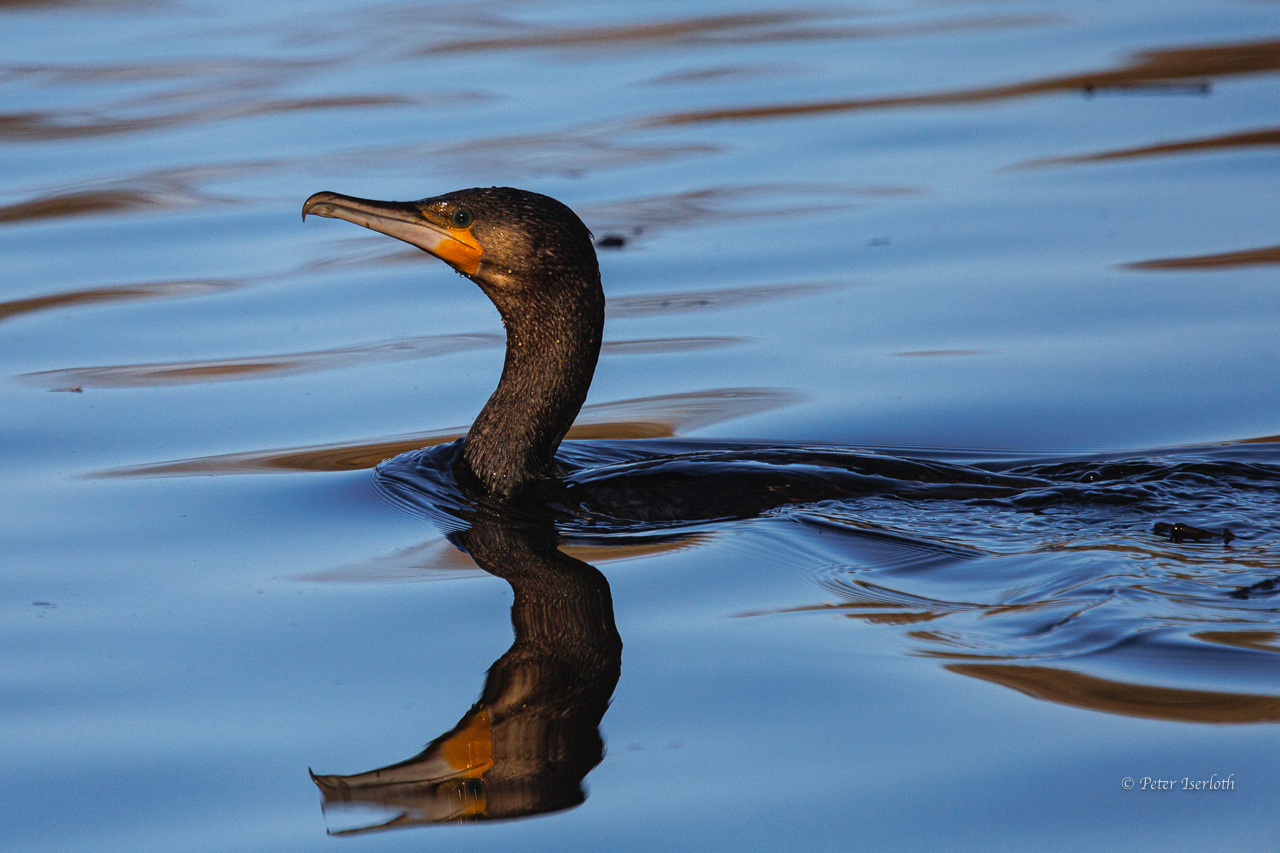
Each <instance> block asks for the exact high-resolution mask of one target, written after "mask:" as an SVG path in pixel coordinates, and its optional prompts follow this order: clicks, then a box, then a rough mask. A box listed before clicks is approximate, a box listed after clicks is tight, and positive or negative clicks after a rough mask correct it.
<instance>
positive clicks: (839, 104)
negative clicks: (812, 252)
mask: <svg viewBox="0 0 1280 853" xmlns="http://www.w3.org/2000/svg"><path fill="white" fill-rule="evenodd" d="M1277 69H1280V42H1276V41H1266V42H1243V43H1238V44H1223V45H1208V46H1205V47H1190V48H1172V49H1166V50H1152V51H1144V52H1142V53H1139V54H1137V55H1136V56H1135V57H1134V59H1133V61H1132V62H1130V63H1129V64H1128V65H1125V66H1123V67H1121V68H1117V69H1114V70H1104V71H1092V72H1086V73H1083V74H1071V75H1067V76H1063V77H1048V78H1045V79H1042V80H1032V81H1029V82H1026V83H1012V84H1009V85H1004V86H982V87H978V88H974V89H958V90H952V91H945V92H931V93H927V94H923V95H898V96H890V97H879V98H853V99H848V100H834V101H806V102H797V103H782V104H767V105H761V106H754V107H732V108H723V109H710V110H692V111H688V112H678V113H669V114H667V115H662V116H656V117H654V118H651V119H649V120H647V121H645V122H644V123H643V124H644V125H646V126H664V125H681V124H701V123H704V122H713V121H748V120H755V119H770V118H785V117H790V116H806V115H821V114H824V113H837V112H851V111H855V110H869V109H890V108H896V107H920V106H948V105H958V104H972V103H982V102H986V101H998V100H1005V99H1009V98H1022V97H1028V96H1031V95H1045V94H1053V93H1056V92H1073V91H1074V92H1085V93H1094V92H1100V91H1105V90H1109V89H1119V90H1153V91H1191V92H1205V91H1207V88H1206V85H1207V84H1205V82H1204V81H1206V80H1208V79H1210V78H1214V77H1225V76H1232V75H1239V74H1262V73H1266V72H1271V71H1276V70H1277Z"/></svg>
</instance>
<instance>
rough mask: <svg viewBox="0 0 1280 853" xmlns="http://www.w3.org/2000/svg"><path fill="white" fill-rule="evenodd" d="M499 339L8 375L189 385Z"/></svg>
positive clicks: (454, 338) (91, 384)
mask: <svg viewBox="0 0 1280 853" xmlns="http://www.w3.org/2000/svg"><path fill="white" fill-rule="evenodd" d="M502 342H503V337H502V335H498V334H474V335H433V336H430V337H421V338H400V339H397V340H392V341H378V342H375V343H368V344H360V345H358V346H353V347H341V348H338V349H328V350H317V351H314V352H299V353H288V354H284V355H273V356H257V357H251V358H227V359H218V360H211V361H182V362H168V363H158V364H124V365H117V366H109V367H72V368H66V369H63V370H42V371H40V372H38V373H24V374H22V375H20V376H16V377H14V378H15V379H18V380H19V381H21V382H25V383H27V384H30V385H38V386H41V387H46V388H59V387H64V386H66V385H75V386H78V387H80V388H146V387H155V386H161V385H189V384H192V383H208V382H228V381H235V380H243V379H262V378H266V377H271V376H298V375H301V374H305V373H318V372H321V371H325V370H336V369H338V368H341V367H350V366H352V365H357V364H371V363H375V362H385V361H410V360H413V359H419V358H431V357H433V356H439V355H447V354H449V353H455V352H463V351H466V350H475V349H486V348H490V347H499V346H502Z"/></svg>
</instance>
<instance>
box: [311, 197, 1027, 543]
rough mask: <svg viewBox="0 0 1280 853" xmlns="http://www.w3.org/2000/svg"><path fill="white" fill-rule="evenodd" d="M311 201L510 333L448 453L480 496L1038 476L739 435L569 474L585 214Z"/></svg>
mask: <svg viewBox="0 0 1280 853" xmlns="http://www.w3.org/2000/svg"><path fill="white" fill-rule="evenodd" d="M309 213H313V214H316V215H317V216H327V217H330V218H333V219H345V220H347V221H349V222H354V223H355V224H357V225H362V226H364V227H365V228H370V229H372V230H374V231H379V232H381V233H383V234H387V235H390V236H392V237H395V238H396V239H398V240H403V241H404V242H406V243H409V244H411V245H413V246H417V247H418V248H420V249H422V250H423V251H426V252H429V253H430V254H432V255H435V256H436V257H437V258H440V259H441V260H443V261H444V262H445V263H447V264H449V265H450V266H451V267H453V268H454V269H455V270H457V271H458V272H459V273H461V274H462V275H463V276H465V277H466V278H469V279H471V280H472V281H474V282H475V283H476V284H477V285H479V286H480V289H481V290H483V291H484V293H485V295H486V296H488V297H489V299H490V300H491V301H492V302H493V304H494V305H495V306H497V309H498V313H499V314H501V315H502V322H503V325H504V326H505V327H506V331H507V351H506V362H505V364H504V365H503V368H502V378H501V380H500V381H499V382H498V387H497V390H495V391H494V392H493V396H491V397H490V398H489V401H488V402H487V403H486V404H485V406H484V409H483V410H482V411H481V412H480V414H479V416H478V417H477V418H476V420H475V422H474V423H473V424H472V426H471V429H470V430H469V431H468V432H467V435H466V438H465V439H464V440H463V444H462V447H461V452H459V453H457V455H456V456H455V457H453V458H452V460H451V463H450V464H451V468H452V473H453V476H454V477H455V478H456V484H457V486H459V487H460V488H461V489H462V491H463V492H464V493H466V494H467V495H469V496H472V497H475V496H478V497H479V498H480V499H482V500H483V501H485V502H495V501H496V502H497V503H498V504H499V505H507V506H511V505H513V504H514V503H516V502H519V501H520V500H521V499H522V498H523V499H525V500H526V501H537V502H540V503H546V504H549V505H552V506H556V507H559V508H560V509H561V510H567V511H568V512H569V513H570V514H572V515H578V516H581V515H583V514H586V515H590V516H593V517H597V518H598V517H605V518H609V519H615V520H625V519H632V520H637V521H652V522H659V523H667V522H676V521H690V520H709V519H716V518H719V519H724V518H742V517H749V516H752V515H756V514H758V513H760V512H762V511H764V510H766V509H769V508H771V507H775V506H780V505H782V504H788V503H811V502H814V501H821V500H832V499H841V498H848V497H853V496H857V495H867V494H886V493H893V494H898V495H902V496H919V497H961V498H963V497H977V496H982V497H994V496H999V495H1007V494H1011V493H1013V492H1016V491H1018V490H1020V489H1023V488H1026V487H1028V486H1036V485H1040V484H1041V483H1040V481H1035V480H1031V479H1028V478H1019V477H1009V476H1002V475H999V474H993V473H991V472H988V471H982V470H979V469H975V468H965V467H961V466H954V465H946V464H942V463H937V462H926V461H916V460H906V459H898V458H893V457H888V456H881V455H878V454H872V453H858V452H855V451H848V450H841V449H827V448H816V449H815V448H799V447H788V448H776V447H775V448H759V447H755V448H751V447H742V446H738V447H734V448H731V449H728V450H725V449H715V450H710V451H706V452H700V453H688V454H680V455H675V456H655V457H650V458H646V459H641V460H639V461H629V462H627V463H618V464H606V465H604V466H603V467H601V468H599V469H596V470H591V469H583V470H578V471H570V472H566V471H564V470H562V469H560V468H558V467H557V465H556V459H555V456H556V450H557V448H559V446H560V441H561V439H563V438H564V436H565V433H566V432H568V430H569V427H570V426H571V425H572V424H573V420H574V418H575V417H576V416H577V414H578V411H579V409H581V407H582V404H583V401H584V400H585V399H586V397H587V390H588V388H589V387H590V385H591V377H592V375H593V373H594V372H595V367H596V361H597V359H598V357H599V355H600V342H601V338H602V334H603V331H604V305H605V298H604V291H603V289H602V287H601V284H600V267H599V264H598V262H597V260H596V253H595V247H594V246H593V245H592V242H591V232H590V231H589V230H588V229H587V227H586V225H584V224H583V223H582V220H581V219H579V218H578V216H577V215H576V214H575V213H574V212H573V211H572V210H570V209H569V208H568V207H567V206H565V205H564V204H562V203H561V202H559V201H556V200H555V199H553V198H550V197H548V196H545V195H540V194H538V193H534V192H529V191H527V190H520V189H514V188H511V187H489V188H487V189H485V188H475V189H467V190H458V191H456V192H451V193H446V194H444V195H439V196H435V197H433V198H425V199H422V200H420V201H408V202H397V201H374V200H371V199H363V198H353V197H351V196H345V195H339V194H338V193H332V192H320V193H316V194H315V195H313V196H311V197H310V198H309V199H307V201H306V203H305V204H303V206H302V215H303V218H304V219H305V218H306V216H307V214H309ZM438 463H439V460H430V459H427V460H423V464H422V466H421V467H420V469H417V473H414V472H410V474H409V475H408V476H409V479H413V478H414V477H417V476H418V474H426V475H428V478H431V477H434V476H435V475H436V474H437V473H438V471H436V470H434V469H436V468H437V466H438ZM381 471H382V469H381V468H380V472H381ZM389 473H392V474H395V473H396V472H389ZM565 474H567V476H562V475H565ZM391 479H394V477H392V478H391Z"/></svg>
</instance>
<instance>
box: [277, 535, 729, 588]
mask: <svg viewBox="0 0 1280 853" xmlns="http://www.w3.org/2000/svg"><path fill="white" fill-rule="evenodd" d="M711 539H712V535H711V534H709V533H705V532H700V533H684V534H680V535H672V536H668V537H664V538H662V539H661V540H657V541H651V542H641V543H630V544H626V545H572V544H563V543H562V544H561V545H560V546H559V548H560V550H561V551H563V552H564V553H565V554H568V555H569V556H571V557H573V558H574V559H578V560H582V561H583V562H586V563H592V564H597V563H617V562H622V561H625V560H635V559H640V558H644V557H652V556H655V555H658V554H670V553H673V552H675V551H683V550H685V549H688V548H696V547H700V546H702V545H705V544H707V543H708V542H710V541H711ZM480 573H481V570H480V568H479V567H478V566H476V564H475V562H474V561H473V560H472V559H471V558H470V557H468V556H467V555H466V554H464V553H463V552H462V551H459V550H458V549H457V548H455V547H454V546H453V545H451V544H450V543H449V542H448V541H447V540H445V539H432V540H430V541H427V542H423V543H421V544H419V545H415V546H413V547H412V548H401V549H400V550H398V551H395V552H393V553H391V554H385V555H382V556H379V557H373V558H371V559H368V560H365V561H364V562H361V563H358V564H356V565H352V566H343V567H341V568H337V569H328V570H325V571H321V572H310V573H307V574H301V575H295V576H293V577H292V578H290V580H295V581H302V582H306V583H355V584H368V583H376V584H387V583H421V582H423V581H438V580H454V579H455V578H464V577H476V576H477V575H479V574H480Z"/></svg>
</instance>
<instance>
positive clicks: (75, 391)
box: [49, 385, 84, 394]
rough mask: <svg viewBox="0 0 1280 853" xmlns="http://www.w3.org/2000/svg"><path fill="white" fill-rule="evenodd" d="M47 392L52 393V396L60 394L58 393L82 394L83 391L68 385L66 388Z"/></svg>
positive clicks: (76, 386) (52, 389) (51, 389)
mask: <svg viewBox="0 0 1280 853" xmlns="http://www.w3.org/2000/svg"><path fill="white" fill-rule="evenodd" d="M49 390H50V391H52V392H53V393H54V394H60V393H63V394H83V393H84V389H83V388H81V387H80V386H79V385H68V386H67V387H66V388H50V389H49Z"/></svg>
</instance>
